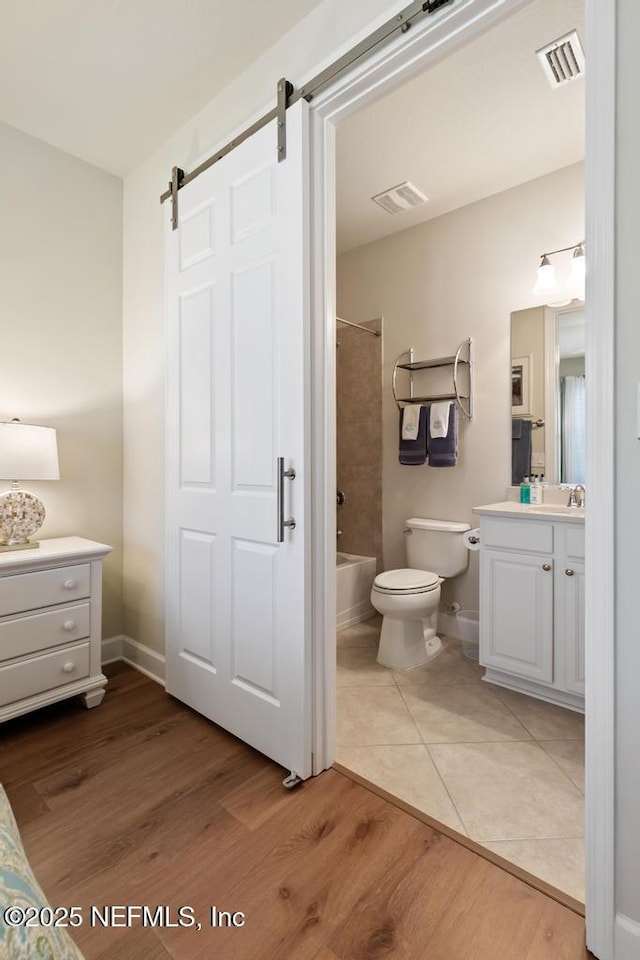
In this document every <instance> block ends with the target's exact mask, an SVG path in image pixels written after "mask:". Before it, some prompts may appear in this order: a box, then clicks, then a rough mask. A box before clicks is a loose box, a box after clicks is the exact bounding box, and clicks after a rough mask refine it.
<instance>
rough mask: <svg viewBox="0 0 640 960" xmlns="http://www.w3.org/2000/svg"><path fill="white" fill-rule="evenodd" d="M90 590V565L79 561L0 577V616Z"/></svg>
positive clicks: (78, 596) (77, 596)
mask: <svg viewBox="0 0 640 960" xmlns="http://www.w3.org/2000/svg"><path fill="white" fill-rule="evenodd" d="M90 593H91V565H90V564H88V563H79V564H75V565H74V566H70V567H56V568H55V569H53V570H40V571H38V572H37V573H17V574H14V575H13V576H9V577H2V579H0V617H6V616H9V615H10V614H12V613H22V612H23V611H26V610H37V609H38V608H39V607H51V606H53V605H54V604H56V603H68V602H69V601H70V600H81V599H83V598H84V597H88V596H89V594H90Z"/></svg>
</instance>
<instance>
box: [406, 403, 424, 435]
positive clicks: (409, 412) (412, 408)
mask: <svg viewBox="0 0 640 960" xmlns="http://www.w3.org/2000/svg"><path fill="white" fill-rule="evenodd" d="M420 409H421V407H420V404H419V403H411V404H409V405H408V406H406V407H403V408H402V439H403V440H416V439H417V437H418V427H419V426H420Z"/></svg>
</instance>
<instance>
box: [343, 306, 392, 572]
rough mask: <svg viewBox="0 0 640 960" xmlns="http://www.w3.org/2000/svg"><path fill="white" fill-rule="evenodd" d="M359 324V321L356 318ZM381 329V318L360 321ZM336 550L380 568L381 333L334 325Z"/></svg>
mask: <svg viewBox="0 0 640 960" xmlns="http://www.w3.org/2000/svg"><path fill="white" fill-rule="evenodd" d="M358 322H359V321H358ZM363 326H367V327H369V328H371V329H373V330H380V329H381V321H380V320H373V321H371V322H369V323H365V324H363ZM336 341H337V343H338V344H339V346H338V347H337V445H338V446H337V459H338V487H339V488H340V489H341V490H343V491H344V493H345V496H346V503H345V505H344V506H343V507H339V508H338V529H339V530H342V536H341V537H339V538H338V540H337V545H338V550H340V551H341V552H343V553H353V554H357V555H358V556H362V557H375V558H376V560H377V565H378V570H381V569H382V337H372V336H371V335H370V334H368V333H364V332H363V331H362V330H357V329H355V328H353V327H347V326H345V325H344V324H340V323H338V324H337V328H336Z"/></svg>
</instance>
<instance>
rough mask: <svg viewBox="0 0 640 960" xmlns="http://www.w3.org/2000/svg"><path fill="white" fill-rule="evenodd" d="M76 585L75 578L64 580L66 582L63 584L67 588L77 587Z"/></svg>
mask: <svg viewBox="0 0 640 960" xmlns="http://www.w3.org/2000/svg"><path fill="white" fill-rule="evenodd" d="M75 585H76V582H75V580H65V582H64V584H63V586H64V588H65V590H73V588H74V587H75Z"/></svg>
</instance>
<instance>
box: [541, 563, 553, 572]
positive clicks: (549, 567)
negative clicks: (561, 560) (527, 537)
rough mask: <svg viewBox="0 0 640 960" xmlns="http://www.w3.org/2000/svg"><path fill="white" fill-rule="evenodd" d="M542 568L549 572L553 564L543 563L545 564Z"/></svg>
mask: <svg viewBox="0 0 640 960" xmlns="http://www.w3.org/2000/svg"><path fill="white" fill-rule="evenodd" d="M542 569H543V570H546V571H547V572H548V571H549V570H551V564H550V563H543V564H542Z"/></svg>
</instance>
